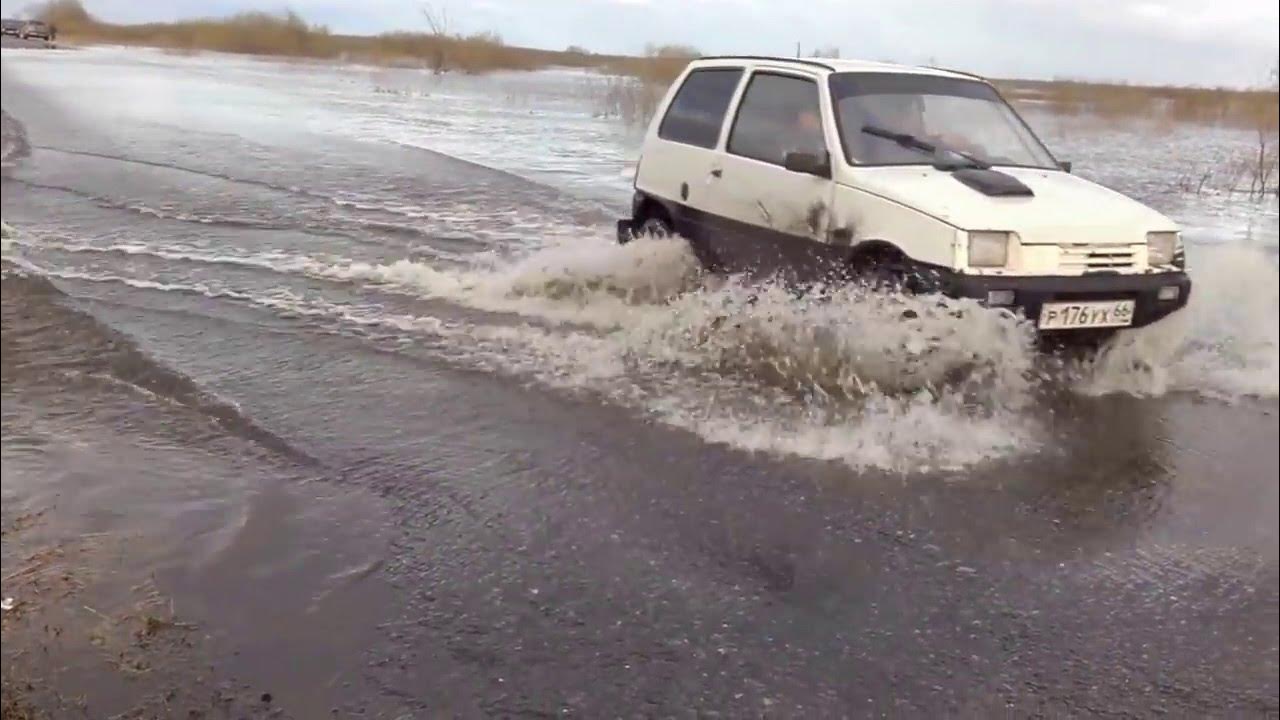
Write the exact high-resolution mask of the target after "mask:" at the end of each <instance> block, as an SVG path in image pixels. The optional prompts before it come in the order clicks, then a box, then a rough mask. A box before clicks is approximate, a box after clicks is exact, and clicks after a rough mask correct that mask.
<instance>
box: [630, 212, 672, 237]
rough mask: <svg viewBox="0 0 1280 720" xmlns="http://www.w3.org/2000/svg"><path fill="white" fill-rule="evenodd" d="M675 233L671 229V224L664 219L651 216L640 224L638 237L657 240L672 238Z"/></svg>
mask: <svg viewBox="0 0 1280 720" xmlns="http://www.w3.org/2000/svg"><path fill="white" fill-rule="evenodd" d="M674 234H675V232H674V231H673V230H672V229H671V223H670V222H669V221H668V220H667V219H666V218H664V217H658V216H656V215H655V216H650V217H647V218H645V220H644V222H642V223H640V229H639V230H638V231H637V232H636V235H639V236H641V237H644V236H646V235H647V236H650V237H655V238H665V237H671V236H672V235H674Z"/></svg>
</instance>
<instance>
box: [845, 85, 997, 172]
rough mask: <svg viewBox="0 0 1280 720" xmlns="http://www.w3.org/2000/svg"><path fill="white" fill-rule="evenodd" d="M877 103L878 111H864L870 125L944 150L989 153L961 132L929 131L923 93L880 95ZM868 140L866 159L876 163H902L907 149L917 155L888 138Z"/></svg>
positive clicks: (983, 156)
mask: <svg viewBox="0 0 1280 720" xmlns="http://www.w3.org/2000/svg"><path fill="white" fill-rule="evenodd" d="M873 106H874V110H871V109H869V108H868V109H866V110H864V114H865V116H866V117H867V122H866V124H868V125H874V126H877V127H882V128H885V129H886V130H891V131H893V132H897V133H906V134H908V135H913V136H915V137H917V138H919V139H921V140H924V141H925V142H929V143H932V144H934V145H938V146H940V147H942V148H944V149H951V150H959V151H960V152H963V153H968V154H969V155H973V156H974V157H977V158H985V157H986V155H987V153H986V150H985V149H984V148H983V147H982V146H980V145H978V144H976V143H974V142H971V141H970V140H969V139H968V138H965V137H963V136H961V135H956V134H954V133H931V132H929V129H928V128H927V127H926V125H925V110H924V100H923V98H921V97H920V96H919V95H879V96H876V102H875V103H874V105H873ZM864 143H865V145H864V147H865V148H866V152H864V153H863V154H864V155H866V156H867V158H866V161H867V162H870V163H873V164H886V163H888V164H892V163H900V162H902V157H903V153H904V152H906V153H909V154H915V151H913V150H905V151H904V150H903V149H902V148H901V147H900V146H898V145H897V144H896V143H894V142H893V141H892V140H888V139H884V138H870V139H869V142H868V141H866V140H864Z"/></svg>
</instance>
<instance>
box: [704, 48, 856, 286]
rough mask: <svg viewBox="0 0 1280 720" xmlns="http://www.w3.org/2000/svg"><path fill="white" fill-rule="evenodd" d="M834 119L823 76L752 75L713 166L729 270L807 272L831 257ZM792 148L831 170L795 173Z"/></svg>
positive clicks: (713, 200) (720, 244)
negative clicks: (789, 162)
mask: <svg viewBox="0 0 1280 720" xmlns="http://www.w3.org/2000/svg"><path fill="white" fill-rule="evenodd" d="M826 117H827V114H826V113H824V112H823V100H822V92H821V89H820V87H819V85H818V80H817V77H816V76H813V75H808V74H805V73H803V72H800V71H793V70H777V69H769V68H757V69H755V70H754V71H753V72H752V73H751V76H750V77H749V78H748V80H747V82H746V85H745V87H744V89H743V90H742V92H741V96H740V99H739V100H738V103H737V105H736V109H735V112H734V116H733V120H732V123H731V125H730V128H729V132H728V137H727V139H726V141H725V143H724V149H723V151H722V152H720V153H718V154H717V163H716V164H715V165H713V167H712V168H711V174H712V176H713V178H714V182H713V184H712V192H711V193H710V197H709V208H710V212H711V213H712V215H713V216H714V218H715V221H716V223H717V232H716V233H715V236H716V241H715V243H714V245H713V247H714V249H715V251H716V253H717V255H718V256H719V257H720V259H721V261H722V263H723V264H724V265H725V266H726V267H727V268H729V269H731V270H751V271H759V272H760V273H762V274H772V273H775V272H779V271H782V272H785V273H787V274H792V273H793V271H794V272H799V273H802V274H807V273H809V272H811V271H813V270H816V269H817V267H816V266H819V265H821V264H822V263H823V261H824V260H825V257H826V254H827V250H828V249H829V246H828V245H826V242H825V241H826V238H827V232H828V224H829V208H830V204H831V199H832V193H833V192H834V184H833V183H832V181H831V173H830V162H831V152H830V142H829V141H828V138H829V133H828V130H827V123H826V121H825V118H826ZM788 153H806V154H809V155H812V156H818V157H822V158H825V160H826V172H821V171H819V172H813V171H809V172H800V171H795V170H788V169H787V167H786V166H785V163H786V159H787V154H788Z"/></svg>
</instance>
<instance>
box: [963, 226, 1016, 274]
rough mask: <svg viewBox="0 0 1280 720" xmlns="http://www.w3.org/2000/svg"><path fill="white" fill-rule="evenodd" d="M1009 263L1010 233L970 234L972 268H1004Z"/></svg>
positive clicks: (981, 232) (983, 232)
mask: <svg viewBox="0 0 1280 720" xmlns="http://www.w3.org/2000/svg"><path fill="white" fill-rule="evenodd" d="M1008 262H1009V233H1007V232H992V231H985V230H984V231H979V232H971V233H969V266H970V267H1004V266H1005V265H1006V264H1007V263H1008Z"/></svg>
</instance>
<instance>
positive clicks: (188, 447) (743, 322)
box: [0, 49, 1280, 718]
mask: <svg viewBox="0 0 1280 720" xmlns="http://www.w3.org/2000/svg"><path fill="white" fill-rule="evenodd" d="M3 73H4V77H3V106H4V112H5V115H4V138H3V143H4V147H3V155H4V177H3V217H4V222H5V224H6V237H5V239H4V260H3V262H4V270H3V272H4V276H3V293H4V295H3V361H2V370H3V444H2V446H0V447H2V450H3V453H2V455H0V458H2V459H3V500H4V505H3V507H4V522H5V550H4V574H5V578H6V580H5V585H4V595H5V596H6V597H8V596H14V597H15V598H16V599H17V600H19V601H22V600H24V599H26V600H27V601H28V607H27V610H26V613H25V614H24V615H22V616H20V617H19V619H18V620H15V621H13V622H10V620H9V618H10V616H9V615H6V626H5V628H6V629H5V633H6V634H5V640H4V648H5V666H6V671H5V672H6V682H8V678H9V677H10V673H18V674H20V675H23V676H26V677H35V678H37V679H39V680H40V681H41V684H37V687H46V688H53V689H49V690H47V692H46V695H47V696H48V698H52V697H53V696H54V695H56V694H59V693H61V694H65V695H67V696H74V695H77V694H80V693H85V694H87V696H88V701H87V702H88V703H89V704H90V706H91V708H90V710H91V711H90V712H88V713H87V714H88V715H89V716H92V717H98V716H104V715H110V714H113V713H116V712H122V711H126V710H129V709H130V708H133V707H138V706H140V704H142V705H145V704H146V703H155V702H157V701H156V700H155V697H156V696H157V695H159V696H163V695H164V693H166V692H170V691H172V692H174V696H173V697H172V698H168V699H165V700H164V701H163V704H162V706H157V705H154V704H153V705H147V706H146V707H148V708H149V710H150V711H151V712H152V713H153V714H156V715H159V716H173V714H174V713H173V711H174V709H175V708H176V709H179V710H181V711H182V712H185V708H187V707H190V708H197V707H200V708H203V707H206V706H207V705H208V704H209V703H210V701H209V697H210V696H211V695H216V696H217V698H218V700H217V701H216V702H214V703H213V704H214V705H215V706H216V707H218V708H222V709H223V710H224V711H225V712H226V713H227V714H228V715H229V716H252V715H255V714H261V715H263V716H269V715H270V714H271V713H272V712H275V711H280V712H282V713H284V714H285V715H286V716H290V717H298V718H314V717H326V716H333V715H336V716H339V717H348V716H363V717H387V718H399V717H480V716H500V717H509V716H544V715H575V716H584V717H597V716H601V715H617V714H624V713H625V714H627V715H634V716H663V717H665V716H674V715H682V714H689V713H690V712H691V711H701V712H707V713H711V712H712V711H718V712H720V713H722V714H724V715H727V716H734V717H739V716H768V717H796V716H810V717H829V716H849V717H863V716H879V715H901V714H909V715H924V714H928V715H935V714H944V713H945V714H951V715H959V716H986V715H989V714H991V713H992V712H996V711H1001V712H1003V711H1007V710H1010V709H1012V711H1013V712H1014V713H1015V714H1017V715H1026V714H1034V713H1045V714H1048V715H1060V714H1081V715H1087V714H1106V713H1114V714H1120V715H1148V714H1152V713H1154V712H1158V711H1166V712H1173V713H1179V714H1195V715H1202V714H1210V715H1221V714H1233V713H1238V714H1241V715H1246V716H1265V715H1266V714H1267V713H1271V714H1274V713H1276V712H1277V711H1278V710H1280V681H1278V680H1277V675H1278V673H1280V660H1278V651H1277V644H1278V641H1277V636H1278V635H1280V617H1278V609H1277V608H1278V604H1280V587H1278V585H1280V558H1278V557H1277V555H1278V552H1280V551H1278V550H1277V543H1278V542H1280V537H1278V536H1280V532H1278V530H1277V526H1278V524H1280V511H1278V506H1280V498H1278V489H1277V485H1278V484H1277V480H1276V478H1277V476H1278V474H1280V461H1278V459H1277V436H1278V435H1280V420H1278V419H1277V409H1278V407H1277V399H1276V398H1277V385H1278V382H1280V381H1278V378H1277V374H1278V369H1277V368H1278V365H1277V325H1276V321H1275V317H1276V312H1277V307H1278V305H1280V303H1278V301H1277V295H1278V288H1277V269H1276V267H1277V258H1276V255H1277V210H1276V203H1275V201H1274V198H1273V199H1271V200H1264V201H1261V202H1253V201H1248V200H1242V199H1240V198H1235V197H1230V196H1223V195H1214V194H1203V195H1195V196H1187V195H1183V194H1178V193H1176V192H1173V191H1172V190H1171V187H1172V186H1173V184H1174V182H1175V178H1176V177H1177V174H1178V173H1179V172H1181V171H1182V168H1183V167H1184V164H1185V163H1190V162H1196V161H1199V160H1204V159H1206V158H1212V157H1215V156H1216V155H1215V153H1220V152H1227V151H1230V150H1231V148H1234V147H1235V146H1236V145H1238V144H1239V143H1240V142H1248V138H1247V135H1246V136H1245V137H1243V138H1242V137H1241V136H1239V135H1236V134H1233V133H1231V132H1229V131H1218V130H1212V131H1211V130H1203V129H1191V130H1172V131H1170V133H1169V135H1168V136H1166V137H1163V138H1162V139H1161V142H1160V143H1159V144H1158V146H1153V145H1154V144H1153V143H1150V142H1145V141H1144V140H1143V136H1142V135H1141V134H1135V132H1134V131H1130V132H1129V133H1125V132H1121V131H1118V130H1116V129H1114V128H1102V127H1098V128H1094V127H1091V126H1089V125H1088V123H1086V122H1084V121H1081V120H1078V119H1058V118H1050V117H1043V118H1035V117H1034V116H1033V118H1032V119H1033V121H1034V122H1035V123H1036V124H1037V125H1038V126H1039V127H1041V128H1043V130H1044V133H1045V136H1046V140H1047V141H1048V142H1049V144H1050V145H1051V147H1053V148H1054V149H1055V151H1058V152H1059V154H1060V155H1062V156H1063V157H1067V158H1071V159H1073V160H1075V161H1076V166H1077V168H1079V172H1081V173H1082V174H1086V175H1088V176H1090V177H1094V178H1096V179H1099V180H1101V181H1103V182H1106V183H1107V184H1109V185H1111V186H1113V187H1116V188H1118V189H1120V190H1122V191H1125V192H1129V193H1131V194H1134V195H1137V196H1139V197H1141V198H1142V199H1144V200H1145V201H1148V202H1151V203H1152V204H1154V205H1156V206H1157V207H1159V208H1160V209H1161V210H1163V211H1165V212H1168V213H1170V214H1171V215H1173V216H1174V217H1175V218H1176V219H1178V220H1179V221H1181V222H1183V223H1184V224H1185V225H1186V226H1187V228H1188V231H1187V237H1188V241H1189V248H1188V257H1189V262H1190V264H1191V272H1192V274H1193V277H1194V278H1195V281H1196V289H1195V291H1194V293H1193V300H1192V304H1191V306H1190V307H1189V308H1188V310H1187V311H1186V312H1185V313H1183V314H1182V316H1181V317H1179V318H1177V319H1176V322H1174V321H1171V322H1169V323H1162V324H1160V325H1157V326H1155V327H1153V328H1151V329H1150V331H1144V332H1143V333H1141V334H1137V335H1134V336H1131V337H1129V338H1126V340H1125V342H1124V343H1123V346H1122V347H1118V348H1116V349H1115V351H1114V352H1112V353H1111V354H1109V355H1107V356H1106V357H1105V358H1104V359H1103V360H1102V361H1101V362H1099V363H1098V364H1097V365H1096V366H1091V367H1076V366H1072V367H1059V366H1058V365H1056V364H1055V363H1053V362H1050V361H1047V360H1045V359H1043V358H1039V357H1037V356H1036V355H1035V354H1034V353H1033V352H1031V351H1030V347H1029V346H1030V335H1029V333H1028V330H1027V328H1025V327H1024V326H1023V325H1022V324H1021V323H1020V322H1018V321H1017V320H1015V319H1012V318H1009V317H1006V316H1003V315H1000V314H997V313H992V312H987V311H985V310H982V309H980V308H977V307H973V306H970V305H965V304H962V303H945V304H942V305H938V304H937V303H936V302H934V301H924V300H912V299H902V298H892V297H880V296H874V295H873V296H865V295H860V294H858V293H857V292H855V291H852V290H848V291H843V292H841V293H837V294H835V295H834V296H832V297H829V298H825V299H824V300H822V301H821V302H819V301H813V300H800V301H797V300H796V299H794V298H792V297H791V296H790V295H789V294H787V293H785V292H783V291H781V290H779V289H775V288H770V287H764V288H759V287H746V286H742V285H740V284H738V283H736V282H734V281H724V280H723V279H717V278H706V277H702V276H701V275H700V274H699V273H698V272H696V264H695V261H694V260H693V259H692V257H690V255H689V254H688V253H687V252H686V251H685V249H684V248H683V247H682V246H681V245H680V244H679V243H678V242H648V243H644V242H638V243H634V244H631V245H628V246H626V247H625V248H623V247H618V246H615V245H614V244H613V243H612V241H611V239H610V236H611V234H612V231H611V219H612V218H613V217H615V215H616V214H617V213H619V212H620V211H621V209H622V208H625V207H627V204H628V202H629V183H630V180H629V172H628V164H629V163H630V162H632V161H633V160H634V154H635V151H636V148H637V147H638V142H637V137H636V134H635V132H634V131H633V130H628V129H627V128H626V127H625V126H623V125H622V124H620V123H618V122H617V121H616V120H611V119H608V118H605V117H600V115H601V113H600V112H599V109H598V108H597V107H596V101H595V100H594V98H595V97H596V90H595V89H594V87H595V85H594V84H595V83H598V79H597V78H593V77H591V76H587V75H582V74H579V73H570V72H547V73H536V74H524V75H498V76H493V77H487V78H461V77H458V78H454V77H446V78H432V77H429V76H424V75H422V74H419V73H414V72H410V71H391V70H374V69H367V68H364V69H362V68H358V67H344V68H331V67H315V66H311V65H305V64H282V63H269V62H261V61H251V60H244V59H233V58H224V57H218V56H197V57H176V56H170V55H164V54H161V53H155V52H146V51H120V50H106V49H103V50H85V51H79V52H36V51H13V50H6V52H5V57H4V66H3ZM1197 153H1198V154H1197ZM1117 158H1123V162H1116V160H1117ZM908 310H910V311H912V312H911V313H907V312H906V311H908ZM912 316H914V317H912ZM19 526H21V527H22V528H23V529H22V530H21V531H18V530H16V529H15V530H12V531H11V528H18V527H19ZM86 538H89V539H92V543H90V542H89V541H87V540H86ZM50 545H53V546H56V547H58V548H60V554H59V555H58V556H57V558H56V559H55V560H54V561H45V560H40V558H41V557H44V556H39V555H37V554H36V553H37V552H38V551H39V549H40V548H43V547H46V546H50ZM90 545H91V546H90ZM33 558H34V559H33ZM77 558H79V559H77ZM57 566H61V567H65V568H72V569H74V570H75V572H69V573H66V574H68V575H72V576H76V577H78V575H77V573H86V574H88V575H91V577H86V578H85V579H83V580H76V581H75V584H76V585H77V586H78V587H77V588H76V593H75V594H74V595H73V597H74V598H75V602H74V603H71V604H70V605H68V608H69V609H65V610H64V609H62V608H61V605H59V604H58V603H57V602H56V600H55V598H56V597H58V596H60V594H59V592H58V591H59V588H61V586H60V585H58V584H57V583H56V582H55V580H56V578H52V579H50V580H49V582H50V583H51V584H50V585H49V586H47V587H40V588H37V589H38V590H40V591H41V592H42V594H41V595H35V596H31V597H30V598H24V597H23V595H22V594H21V592H20V591H29V590H31V588H30V587H29V586H22V585H16V584H15V583H16V582H17V580H22V579H23V578H26V577H29V576H31V575H33V574H35V573H36V571H37V570H39V571H41V572H43V568H46V567H57ZM30 567H35V568H36V570H31V571H28V568H30ZM13 578H16V579H17V580H15V579H13ZM65 582H68V583H70V582H71V581H69V580H68V581H65ZM15 588H17V589H15ZM139 588H142V590H139ZM83 608H89V609H91V610H92V613H91V612H89V611H88V610H85V609H83ZM138 608H144V609H138ZM51 615H52V616H54V617H56V619H57V621H58V623H60V624H59V625H58V627H66V628H68V630H67V631H66V632H63V633H61V634H60V635H58V636H57V637H56V638H55V639H53V640H49V639H48V637H47V635H48V634H47V632H46V630H45V629H42V628H47V627H48V624H49V622H50V621H49V617H50V616H51ZM99 616H102V618H105V617H112V618H132V619H133V620H136V619H137V618H139V617H144V618H151V617H156V618H161V619H160V620H156V621H155V622H156V623H165V624H164V625H159V624H156V625H154V626H153V624H152V623H151V622H150V621H147V622H144V624H143V625H142V626H141V629H140V630H138V631H137V632H136V633H133V634H132V635H130V634H129V633H127V632H125V633H120V634H121V635H123V636H125V637H126V638H134V639H139V638H142V639H145V640H146V642H145V643H142V644H143V645H145V647H142V648H141V649H140V648H138V647H135V645H137V644H138V643H134V644H133V645H130V646H129V647H128V648H117V647H116V645H114V644H113V642H114V640H113V637H114V636H113V635H112V634H111V633H107V632H105V631H102V629H101V628H100V627H99V626H100V625H101V624H102V623H103V622H105V620H103V619H102V618H100V617H99ZM117 624H118V623H117ZM161 628H164V629H161ZM77 629H80V630H83V632H81V633H80V634H81V635H84V636H86V637H91V638H100V640H94V641H86V642H84V643H82V645H83V646H81V645H77V644H76V641H75V640H74V636H75V635H76V634H77ZM178 631H181V632H178ZM95 632H96V633H98V634H97V635H95V634H94V633H95ZM162 640H163V642H162ZM36 646H43V649H44V650H49V654H48V655H47V656H46V655H42V654H41V653H39V652H32V651H31V650H32V649H33V648H34V647H36ZM24 651H26V652H24ZM140 662H145V663H146V665H145V668H142V669H140V668H141V667H142V666H140V665H138V663H140ZM104 668H110V669H113V671H112V672H104V671H103V670H104ZM120 668H126V669H131V670H132V672H130V673H124V672H122V671H121V672H116V670H119V669H120ZM40 697H41V698H44V701H45V702H55V701H57V702H61V701H59V700H55V699H48V698H46V697H45V696H44V695H42V696H40ZM158 707H163V708H164V709H163V710H160V709H157V708H158ZM227 708H231V709H227ZM177 716H182V715H181V714H177Z"/></svg>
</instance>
